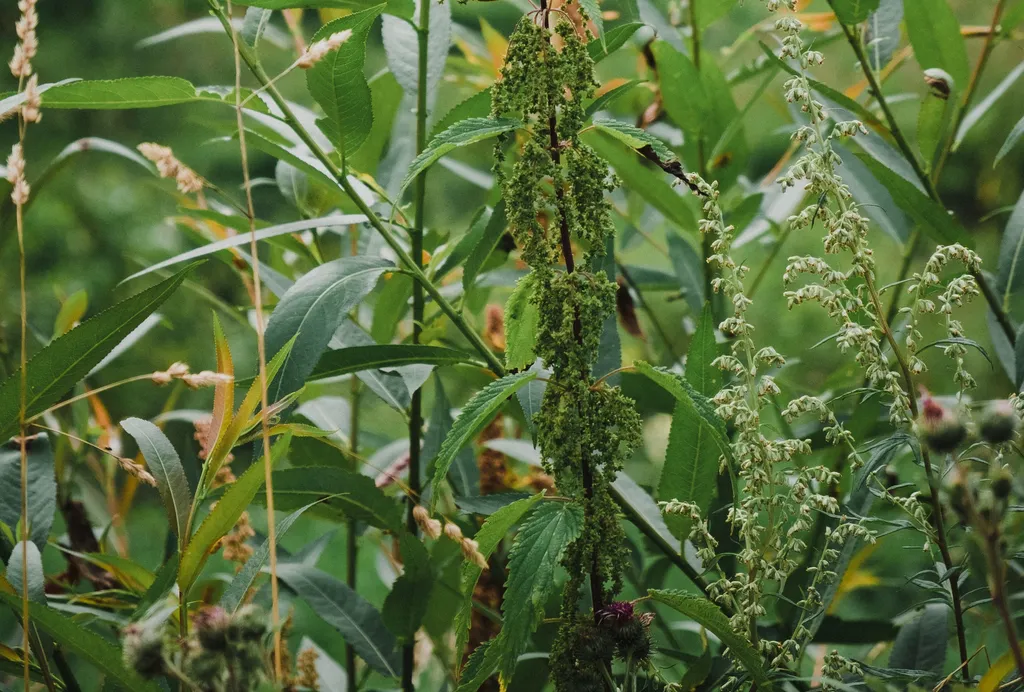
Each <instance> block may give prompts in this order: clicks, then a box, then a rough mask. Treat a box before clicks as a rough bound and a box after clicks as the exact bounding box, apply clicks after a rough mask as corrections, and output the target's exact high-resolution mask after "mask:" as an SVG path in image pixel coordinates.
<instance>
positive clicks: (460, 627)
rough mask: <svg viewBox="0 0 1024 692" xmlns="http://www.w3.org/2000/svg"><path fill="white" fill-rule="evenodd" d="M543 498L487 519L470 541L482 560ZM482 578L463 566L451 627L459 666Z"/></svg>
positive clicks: (474, 569) (471, 566) (518, 503)
mask: <svg viewBox="0 0 1024 692" xmlns="http://www.w3.org/2000/svg"><path fill="white" fill-rule="evenodd" d="M542 497H543V495H541V494H537V495H534V496H533V497H528V498H524V499H522V500H517V501H516V502H513V503H512V504H510V505H506V506H504V507H502V508H501V509H499V510H498V511H497V512H495V513H494V514H492V515H491V516H489V517H488V518H487V521H485V522H484V525H483V526H481V527H480V530H479V531H477V532H476V535H475V536H474V537H473V540H475V541H476V542H477V544H478V549H479V550H480V553H481V554H482V555H483V556H484V557H485V558H490V556H491V554H492V553H494V551H495V550H496V549H497V547H498V544H499V543H501V541H502V540H504V539H505V537H506V536H507V535H508V533H509V531H511V530H512V527H513V526H515V525H516V524H518V523H519V522H520V521H521V520H522V518H523V517H525V516H526V513H527V512H529V511H530V510H531V509H533V507H534V505H536V504H537V502H539V501H540V499H541V498H542ZM481 574H483V570H482V569H480V567H478V566H477V565H475V564H473V563H472V562H463V563H462V581H461V592H462V599H461V601H460V604H459V609H458V611H457V612H456V613H455V622H454V625H453V627H454V629H455V652H456V654H457V655H458V659H457V660H458V661H460V662H461V661H462V652H463V650H464V649H465V648H466V643H467V642H468V641H469V628H470V624H471V623H470V620H471V616H472V612H473V591H474V589H476V583H477V581H479V580H480V575H481Z"/></svg>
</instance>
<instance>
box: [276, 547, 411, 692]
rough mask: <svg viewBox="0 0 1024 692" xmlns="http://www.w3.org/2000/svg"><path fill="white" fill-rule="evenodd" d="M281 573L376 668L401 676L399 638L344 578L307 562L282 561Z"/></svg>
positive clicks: (384, 673)
mask: <svg viewBox="0 0 1024 692" xmlns="http://www.w3.org/2000/svg"><path fill="white" fill-rule="evenodd" d="M277 576H278V578H279V579H280V580H281V581H283V582H284V583H285V584H286V585H287V586H288V588H289V589H291V590H292V591H294V592H295V594H296V595H297V596H298V597H299V598H301V599H302V600H304V601H305V602H306V605H308V606H309V607H310V608H311V609H312V610H313V612H314V613H316V614H317V615H318V616H319V617H321V618H323V620H324V621H325V622H327V624H329V625H331V626H332V627H334V628H335V629H337V630H338V632H339V633H340V634H341V636H342V637H343V638H344V639H345V643H347V644H349V645H350V646H351V647H352V648H353V649H355V651H356V653H357V654H358V655H359V657H360V658H362V659H363V660H364V661H366V663H367V665H369V666H370V667H371V668H372V669H374V670H375V671H377V672H378V673H380V674H382V675H386V676H389V677H398V675H399V668H400V665H399V663H398V660H397V658H398V657H397V656H396V655H395V638H394V636H393V635H392V634H391V632H389V631H388V628H387V627H386V626H385V625H384V621H383V620H382V619H381V615H380V613H379V612H377V610H376V609H375V608H374V607H373V606H372V605H370V604H369V602H367V601H366V600H365V599H364V598H363V597H362V596H360V595H359V594H357V593H356V592H355V591H353V590H352V589H350V588H349V587H348V586H346V585H345V584H344V582H341V581H339V580H338V579H335V578H334V577H332V576H330V575H329V574H326V573H324V572H321V571H320V570H318V569H316V568H315V567H310V566H308V565H303V564H294V563H293V564H281V565H278V567H277Z"/></svg>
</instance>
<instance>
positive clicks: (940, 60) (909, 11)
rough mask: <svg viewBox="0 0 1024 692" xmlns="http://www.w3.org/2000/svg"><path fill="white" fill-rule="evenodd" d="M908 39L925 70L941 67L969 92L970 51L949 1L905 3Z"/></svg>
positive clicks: (920, 0)
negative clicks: (965, 45) (968, 57)
mask: <svg viewBox="0 0 1024 692" xmlns="http://www.w3.org/2000/svg"><path fill="white" fill-rule="evenodd" d="M903 13H904V17H905V19H906V25H907V36H908V37H909V38H910V45H911V46H913V47H914V57H915V58H917V63H918V64H919V65H920V66H921V69H922V70H927V69H929V68H932V67H938V68H940V69H943V70H945V71H946V72H948V73H949V74H950V76H952V77H953V79H954V80H955V81H956V87H957V89H960V90H962V89H966V88H967V81H968V78H969V76H970V66H969V64H968V62H967V49H966V48H965V47H964V39H963V36H962V35H961V34H960V22H959V21H958V20H957V18H956V15H954V14H953V10H952V8H950V6H949V3H948V2H947V1H946V0H913V1H912V2H907V3H904V7H903Z"/></svg>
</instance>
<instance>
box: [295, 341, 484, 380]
mask: <svg viewBox="0 0 1024 692" xmlns="http://www.w3.org/2000/svg"><path fill="white" fill-rule="evenodd" d="M405 365H438V366H444V365H475V366H479V367H484V366H483V364H482V363H480V361H479V359H477V358H476V357H475V356H474V355H472V354H470V353H466V352H465V351H458V350H456V349H453V348H446V347H444V346H422V345H414V344H377V345H374V346H346V347H345V348H339V349H336V350H333V351H328V352H327V353H325V354H324V355H323V356H321V358H320V361H319V362H318V363H317V364H316V367H315V368H314V369H313V372H312V373H310V376H309V379H310V380H316V379H326V378H328V377H340V376H341V375H348V374H350V373H354V372H362V371H364V370H374V369H378V368H399V367H402V366H405Z"/></svg>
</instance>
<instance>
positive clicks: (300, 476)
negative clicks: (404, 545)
mask: <svg viewBox="0 0 1024 692" xmlns="http://www.w3.org/2000/svg"><path fill="white" fill-rule="evenodd" d="M254 499H255V501H256V502H259V503H265V502H266V496H265V495H264V494H263V493H257V494H256V495H255V497H254ZM311 500H324V502H322V503H321V504H320V505H318V506H317V507H316V508H314V509H313V510H312V511H313V513H314V514H317V515H318V516H326V517H330V518H334V519H350V520H353V521H361V522H364V523H366V524H369V525H370V526H375V527H377V528H379V529H384V530H386V531H398V530H399V528H400V527H401V525H402V513H401V509H400V507H399V506H398V505H397V504H395V502H394V500H392V499H391V498H389V497H388V496H387V495H385V494H384V493H383V492H382V491H381V489H380V488H378V487H377V486H376V485H375V484H374V482H373V479H372V478H370V477H368V476H364V475H362V474H360V473H355V472H353V471H346V470H345V469H340V468H337V467H334V466H298V467H295V468H290V469H282V470H281V471H275V472H274V506H275V507H276V508H279V509H281V510H284V511H289V510H292V509H296V508H298V507H302V506H303V505H306V504H307V503H309V502H310V501H311Z"/></svg>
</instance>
